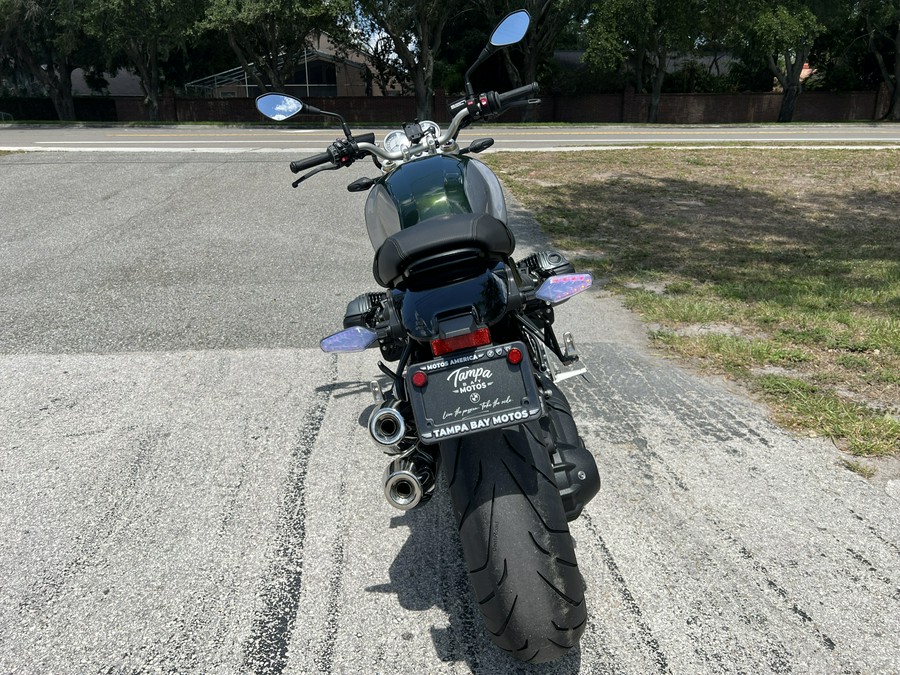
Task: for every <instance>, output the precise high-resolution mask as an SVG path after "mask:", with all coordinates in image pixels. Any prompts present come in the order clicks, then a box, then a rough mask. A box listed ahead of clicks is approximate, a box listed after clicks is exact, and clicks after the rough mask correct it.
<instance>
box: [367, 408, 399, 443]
mask: <svg viewBox="0 0 900 675" xmlns="http://www.w3.org/2000/svg"><path fill="white" fill-rule="evenodd" d="M369 433H370V434H372V438H374V439H375V442H376V443H380V444H381V445H388V446H391V445H397V444H398V443H399V442H400V441H401V440H403V437H404V436H406V420H405V419H403V415H401V414H400V413H399V411H397V410H396V409H395V408H392V407H390V406H389V405H385V406H384V407H381V408H378V409H376V410H375V411H374V412H373V413H372V416H371V417H369Z"/></svg>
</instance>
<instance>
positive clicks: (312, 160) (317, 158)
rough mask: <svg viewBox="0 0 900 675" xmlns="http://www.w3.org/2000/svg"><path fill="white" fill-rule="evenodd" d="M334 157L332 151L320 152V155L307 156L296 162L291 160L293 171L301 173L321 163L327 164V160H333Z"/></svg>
mask: <svg viewBox="0 0 900 675" xmlns="http://www.w3.org/2000/svg"><path fill="white" fill-rule="evenodd" d="M331 161H333V160H332V157H331V153H330V152H320V153H319V154H318V155H313V156H312V157H307V158H306V159H299V160H297V161H296V162H291V171H292V172H294V173H300V172H301V171H303V170H305V169H311V168H313V167H314V166H319V164H325V163H326V162H331Z"/></svg>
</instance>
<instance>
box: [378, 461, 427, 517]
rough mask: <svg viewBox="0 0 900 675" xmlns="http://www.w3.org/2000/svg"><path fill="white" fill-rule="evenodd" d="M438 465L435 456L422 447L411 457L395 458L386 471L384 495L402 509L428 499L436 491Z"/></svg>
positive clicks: (405, 509)
mask: <svg viewBox="0 0 900 675" xmlns="http://www.w3.org/2000/svg"><path fill="white" fill-rule="evenodd" d="M436 473H437V467H436V463H435V459H434V456H433V455H432V454H431V453H429V452H427V451H425V450H422V449H421V448H419V449H417V450H416V451H415V452H414V453H413V454H412V455H411V456H410V457H407V458H401V459H395V460H394V461H393V462H391V463H390V464H388V466H387V469H385V471H384V496H385V499H387V501H388V504H390V505H391V506H393V507H394V508H395V509H400V510H401V511H409V509H411V508H413V507H415V506H418V505H419V504H421V503H423V502H426V501H428V500H429V499H430V498H431V494H432V492H434V477H435V474H436Z"/></svg>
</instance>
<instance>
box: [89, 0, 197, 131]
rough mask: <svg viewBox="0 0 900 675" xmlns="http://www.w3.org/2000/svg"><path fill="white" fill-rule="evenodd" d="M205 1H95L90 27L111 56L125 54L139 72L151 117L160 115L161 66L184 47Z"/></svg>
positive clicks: (129, 62) (108, 55) (116, 57)
mask: <svg viewBox="0 0 900 675" xmlns="http://www.w3.org/2000/svg"><path fill="white" fill-rule="evenodd" d="M201 3H202V0H91V4H90V5H89V7H88V9H87V11H86V12H85V16H86V19H87V30H88V31H89V32H90V33H91V34H92V35H94V36H95V37H96V38H97V39H99V40H101V41H102V42H103V44H104V45H105V47H106V49H107V58H108V59H109V60H110V62H114V61H116V60H117V59H119V58H120V57H121V54H124V55H125V57H126V58H127V62H128V64H129V66H130V67H131V68H133V69H134V71H135V72H136V73H137V75H138V78H139V79H140V82H141V89H142V90H143V92H144V104H145V106H146V108H147V115H148V117H149V119H150V120H152V121H156V120H157V119H158V118H159V97H160V90H161V81H162V80H161V65H162V62H163V61H164V60H165V59H166V58H168V56H169V54H170V52H172V51H173V50H175V49H178V48H183V46H184V44H185V42H186V40H187V39H188V36H189V34H190V31H191V28H192V27H193V25H194V24H195V23H196V21H197V20H198V18H199V16H200V12H201V9H202V4H201Z"/></svg>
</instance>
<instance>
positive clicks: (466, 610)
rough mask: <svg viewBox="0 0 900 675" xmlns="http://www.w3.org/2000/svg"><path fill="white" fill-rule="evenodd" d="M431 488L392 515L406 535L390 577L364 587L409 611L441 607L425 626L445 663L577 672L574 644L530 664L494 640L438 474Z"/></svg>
mask: <svg viewBox="0 0 900 675" xmlns="http://www.w3.org/2000/svg"><path fill="white" fill-rule="evenodd" d="M435 493H436V494H435V496H434V498H433V499H432V500H431V501H429V502H428V503H426V504H424V505H421V506H419V507H417V508H415V509H412V510H411V511H407V512H406V513H403V514H402V515H398V516H395V517H393V518H391V523H390V527H391V528H392V529H394V528H404V527H405V528H407V529H408V531H409V535H408V537H407V539H406V541H405V542H404V544H403V546H402V547H401V549H400V551H399V552H398V554H397V557H396V558H395V559H394V562H393V563H392V564H391V566H390V568H389V570H388V575H389V579H390V582H389V583H387V584H380V585H377V586H370V587H368V588H367V589H366V590H367V591H369V592H372V593H394V594H395V595H396V596H397V602H398V603H399V604H400V606H401V607H402V608H403V609H404V610H406V611H409V612H427V611H429V610H432V609H437V610H440V611H442V612H444V613H445V614H446V616H447V624H446V625H445V626H438V625H432V626H431V627H430V628H429V629H428V630H429V633H430V636H431V640H432V643H433V644H434V649H435V654H436V656H437V657H438V659H440V660H441V661H442V662H444V663H458V662H464V663H465V664H466V665H467V666H468V668H469V670H470V671H471V672H473V673H560V674H563V673H577V672H580V670H581V652H580V649H579V648H575V649H573V650H572V651H571V652H570V653H569V654H567V655H566V656H565V657H563V658H561V659H558V660H557V661H554V662H553V663H548V664H541V665H536V666H529V665H527V664H523V663H521V662H519V661H515V660H514V659H512V658H511V657H510V656H508V655H507V654H506V653H504V652H503V651H501V650H500V649H498V648H497V647H496V646H494V644H493V643H492V642H491V640H490V638H489V636H488V634H487V631H486V630H485V628H484V626H483V624H482V620H481V615H480V612H479V611H478V607H477V605H476V604H475V602H474V600H473V598H472V594H471V590H470V588H469V578H468V572H467V570H466V568H465V563H464V562H463V552H462V547H461V545H460V543H459V538H458V535H457V533H456V528H455V523H454V516H453V512H452V507H451V504H450V499H449V496H448V492H447V486H446V483H445V481H444V479H443V476H440V477H439V479H438V485H437V487H436V490H435ZM410 619H411V620H410V626H411V629H410V630H414V627H415V626H417V625H421V621H420V620H418V621H416V620H415V618H414V617H410ZM404 637H406V636H404ZM408 639H410V640H411V639H412V635H411V634H410V636H409V638H408Z"/></svg>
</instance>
